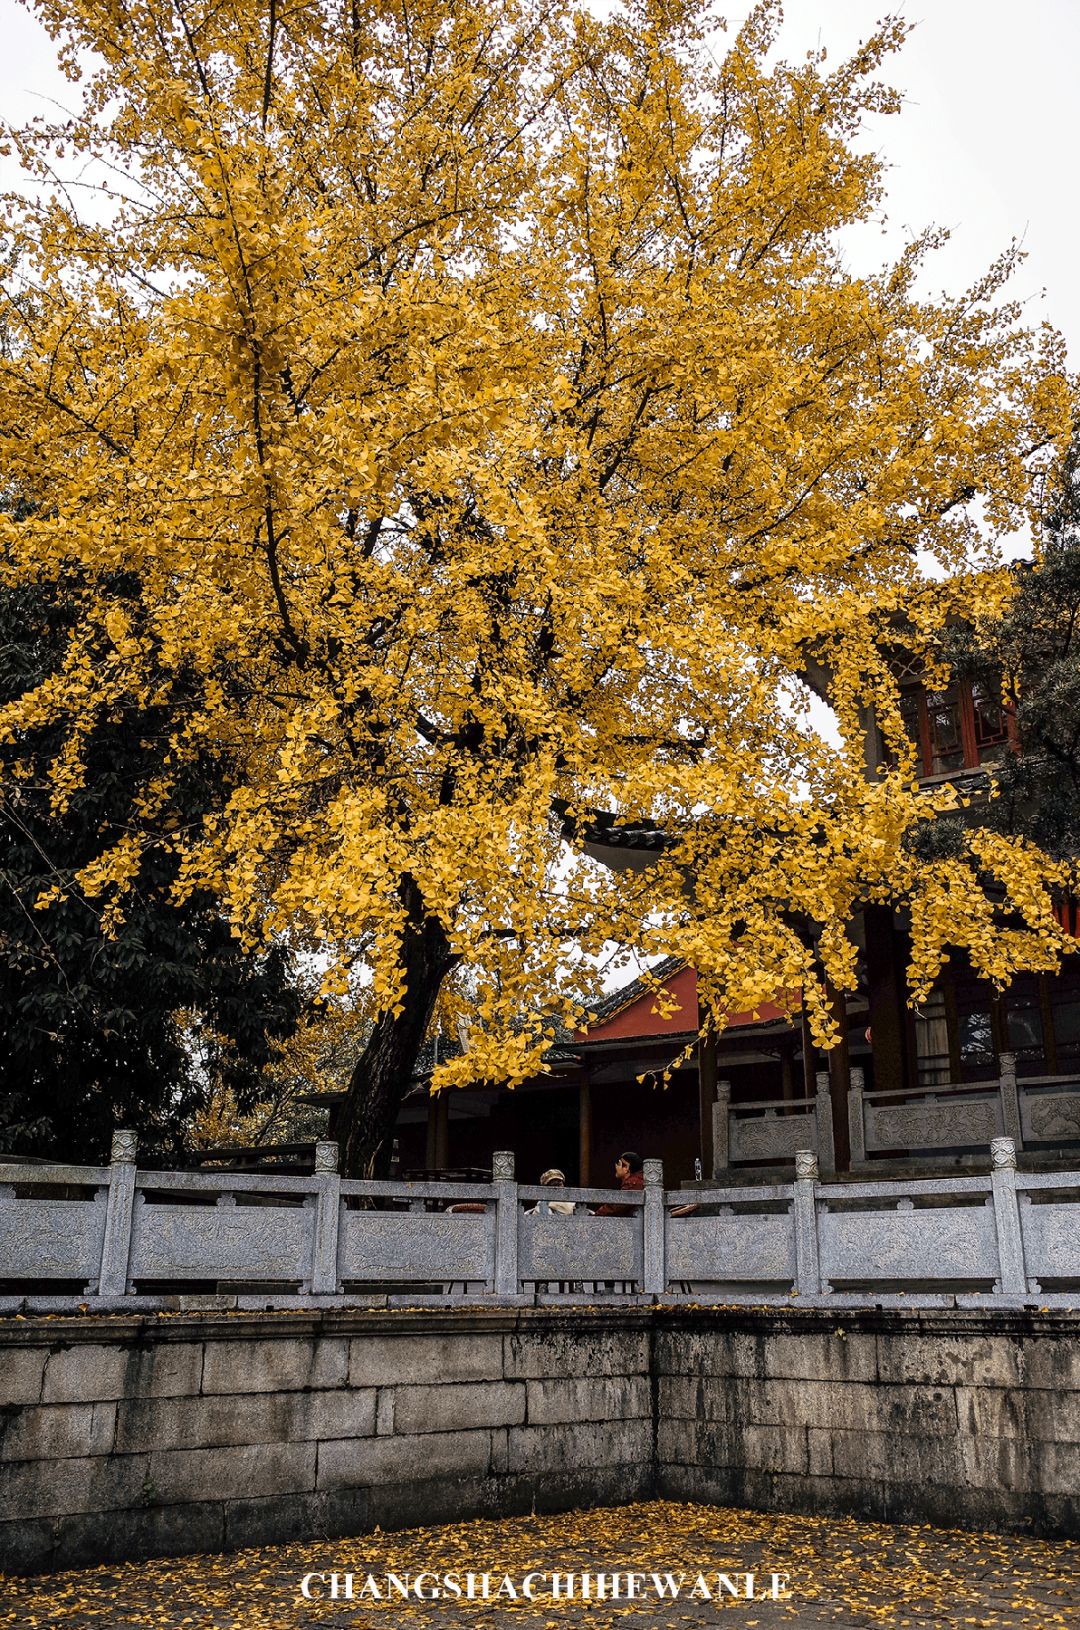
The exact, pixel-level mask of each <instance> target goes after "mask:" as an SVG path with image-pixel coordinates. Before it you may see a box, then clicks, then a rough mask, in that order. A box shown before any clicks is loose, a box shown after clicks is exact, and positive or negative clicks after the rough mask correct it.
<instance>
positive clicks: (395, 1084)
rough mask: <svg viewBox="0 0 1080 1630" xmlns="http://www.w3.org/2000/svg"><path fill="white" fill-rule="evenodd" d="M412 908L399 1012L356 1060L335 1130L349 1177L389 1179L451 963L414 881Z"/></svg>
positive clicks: (408, 898)
mask: <svg viewBox="0 0 1080 1630" xmlns="http://www.w3.org/2000/svg"><path fill="white" fill-rule="evenodd" d="M401 897H402V899H403V901H404V903H405V905H406V907H407V909H408V922H407V925H406V929H405V934H404V936H403V939H402V948H401V955H402V961H403V964H404V968H403V972H404V975H405V979H404V985H405V994H404V998H403V1006H402V1011H401V1014H400V1016H399V1017H398V1018H395V1017H394V1015H393V1014H392V1013H388V1014H385V1015H384V1016H383V1017H382V1018H381V1019H380V1020H379V1021H378V1023H377V1024H376V1026H375V1028H374V1030H373V1031H372V1033H371V1038H370V1040H369V1041H368V1044H367V1046H366V1047H365V1048H364V1051H363V1053H362V1054H361V1055H360V1058H359V1059H358V1060H357V1063H356V1067H355V1069H354V1070H353V1073H352V1077H351V1079H350V1081H349V1089H348V1092H347V1094H346V1097H345V1102H344V1103H343V1104H342V1105H341V1108H340V1109H339V1111H338V1114H337V1118H336V1123H335V1127H334V1132H335V1135H336V1137H337V1139H338V1142H339V1144H340V1145H341V1170H342V1173H343V1174H344V1175H345V1176H346V1177H388V1176H389V1174H390V1160H391V1157H392V1155H393V1148H394V1125H395V1123H396V1121H397V1116H398V1110H399V1109H400V1107H401V1101H402V1099H403V1098H404V1097H405V1094H406V1093H407V1092H408V1091H409V1088H410V1087H411V1086H412V1085H413V1082H414V1077H415V1073H416V1061H417V1058H418V1057H419V1054H420V1049H421V1047H422V1046H423V1044H424V1037H425V1036H426V1034H427V1029H428V1025H429V1024H430V1023H431V1015H432V1012H433V1011H434V1007H435V1001H436V998H437V997H438V994H439V989H440V987H441V985H442V982H443V980H444V979H445V978H446V975H447V974H448V973H449V971H450V969H451V967H452V966H453V962H454V958H453V955H452V953H451V951H450V947H449V945H448V944H447V939H446V935H445V933H444V932H443V928H442V924H441V923H440V922H439V921H438V920H437V918H434V917H432V916H430V915H429V914H428V913H427V911H426V909H425V906H424V902H423V899H422V897H421V894H420V891H419V889H418V888H417V887H416V884H415V883H414V882H413V880H412V878H411V877H406V878H405V879H404V880H403V882H402V885H401Z"/></svg>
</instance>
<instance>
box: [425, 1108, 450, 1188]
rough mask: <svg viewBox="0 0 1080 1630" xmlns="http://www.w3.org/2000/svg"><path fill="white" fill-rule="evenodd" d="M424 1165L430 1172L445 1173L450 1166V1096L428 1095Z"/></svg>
mask: <svg viewBox="0 0 1080 1630" xmlns="http://www.w3.org/2000/svg"><path fill="white" fill-rule="evenodd" d="M424 1164H425V1166H426V1167H427V1169H428V1171H432V1172H439V1171H445V1169H446V1167H447V1166H449V1164H450V1094H449V1093H448V1092H439V1093H433V1094H429V1095H428V1106H427V1144H426V1149H425V1154H424Z"/></svg>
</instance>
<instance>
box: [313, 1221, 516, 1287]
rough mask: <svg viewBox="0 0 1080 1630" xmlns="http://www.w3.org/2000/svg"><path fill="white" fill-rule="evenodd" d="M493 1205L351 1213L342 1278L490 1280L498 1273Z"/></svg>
mask: <svg viewBox="0 0 1080 1630" xmlns="http://www.w3.org/2000/svg"><path fill="white" fill-rule="evenodd" d="M494 1241H495V1212H494V1207H492V1209H491V1210H490V1211H487V1212H485V1213H484V1214H483V1215H474V1214H471V1213H468V1212H459V1213H454V1212H450V1213H448V1212H420V1213H413V1212H408V1211H347V1212H346V1213H345V1216H344V1219H343V1222H342V1229H341V1245H340V1250H339V1254H338V1273H339V1277H340V1278H341V1279H342V1280H343V1281H345V1282H348V1281H350V1280H366V1281H378V1280H386V1281H387V1282H389V1283H391V1284H421V1283H432V1282H442V1281H448V1282H449V1281H462V1282H464V1281H468V1280H482V1281H484V1282H485V1283H487V1282H488V1281H490V1280H491V1279H492V1278H493V1276H494V1272H495V1245H494Z"/></svg>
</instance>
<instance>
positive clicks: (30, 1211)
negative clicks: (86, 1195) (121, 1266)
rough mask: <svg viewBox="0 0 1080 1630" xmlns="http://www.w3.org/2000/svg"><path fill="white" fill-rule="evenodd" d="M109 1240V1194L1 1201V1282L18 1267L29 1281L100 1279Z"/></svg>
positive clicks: (14, 1198) (11, 1198)
mask: <svg viewBox="0 0 1080 1630" xmlns="http://www.w3.org/2000/svg"><path fill="white" fill-rule="evenodd" d="M104 1235H105V1193H104V1190H102V1191H100V1192H99V1193H98V1195H97V1196H96V1197H95V1198H93V1199H87V1200H50V1199H41V1198H36V1199H30V1198H23V1197H17V1196H16V1195H15V1194H14V1193H11V1194H10V1197H8V1198H7V1199H0V1278H6V1277H7V1276H8V1274H9V1273H11V1271H12V1269H13V1268H15V1266H16V1265H18V1273H19V1274H20V1276H22V1277H25V1278H27V1279H38V1278H40V1279H82V1280H86V1281H87V1282H88V1283H89V1282H90V1281H92V1280H96V1279H97V1276H98V1267H99V1265H100V1263H101V1247H102V1241H103V1239H104Z"/></svg>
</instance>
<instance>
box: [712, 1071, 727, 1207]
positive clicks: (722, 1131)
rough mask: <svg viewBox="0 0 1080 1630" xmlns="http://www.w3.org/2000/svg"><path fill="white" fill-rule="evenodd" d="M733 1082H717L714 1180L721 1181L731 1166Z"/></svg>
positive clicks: (713, 1134) (713, 1128)
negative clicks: (730, 1112) (730, 1113)
mask: <svg viewBox="0 0 1080 1630" xmlns="http://www.w3.org/2000/svg"><path fill="white" fill-rule="evenodd" d="M730 1108H731V1082H730V1081H718V1082H717V1083H716V1103H715V1104H714V1106H713V1119H712V1139H713V1167H712V1169H713V1180H714V1181H715V1182H719V1181H720V1178H721V1177H722V1176H723V1174H724V1173H725V1172H727V1171H729V1170H730V1168H731V1123H730V1115H729V1111H730Z"/></svg>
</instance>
